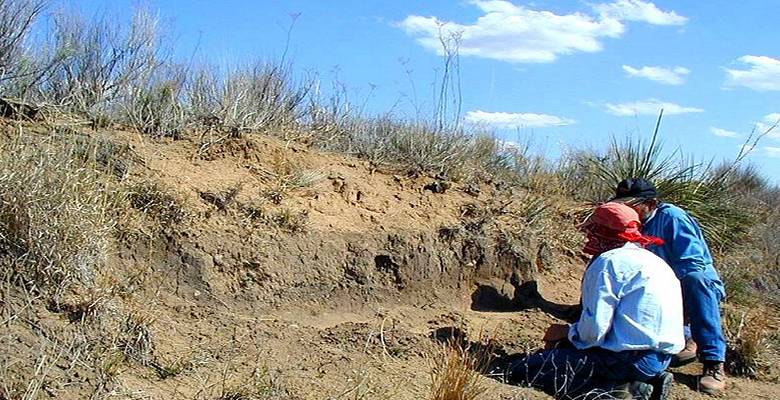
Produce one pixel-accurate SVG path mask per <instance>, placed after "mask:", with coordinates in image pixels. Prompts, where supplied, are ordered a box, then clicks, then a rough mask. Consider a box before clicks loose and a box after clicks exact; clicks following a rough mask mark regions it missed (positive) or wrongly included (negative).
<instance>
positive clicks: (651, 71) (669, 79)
mask: <svg viewBox="0 0 780 400" xmlns="http://www.w3.org/2000/svg"><path fill="white" fill-rule="evenodd" d="M623 71H626V73H627V74H628V76H631V77H637V78H646V79H650V80H651V81H656V82H660V83H665V84H667V85H682V84H683V83H685V75H688V74H689V73H690V72H691V71H690V70H689V69H688V68H684V67H674V68H664V67H642V68H639V69H637V68H634V67H632V66H630V65H624V66H623Z"/></svg>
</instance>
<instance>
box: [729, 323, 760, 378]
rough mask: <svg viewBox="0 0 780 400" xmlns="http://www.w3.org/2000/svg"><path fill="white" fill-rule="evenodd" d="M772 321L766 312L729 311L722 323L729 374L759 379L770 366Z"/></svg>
mask: <svg viewBox="0 0 780 400" xmlns="http://www.w3.org/2000/svg"><path fill="white" fill-rule="evenodd" d="M769 321H770V319H769V318H768V315H766V311H765V310H763V309H755V310H752V311H743V312H740V311H737V310H732V309H728V310H727V311H726V313H725V315H724V319H723V330H724V333H725V334H726V339H727V346H726V370H727V371H728V372H729V373H730V374H732V375H735V376H747V377H750V378H756V377H759V376H760V375H761V374H762V373H763V372H765V371H767V370H768V368H769V366H770V364H771V362H769V359H768V358H767V356H768V352H769V350H770V347H771V341H770V340H769V339H770V337H769V334H770V332H771V328H770V327H769V325H768V323H769Z"/></svg>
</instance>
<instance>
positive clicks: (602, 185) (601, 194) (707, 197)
mask: <svg viewBox="0 0 780 400" xmlns="http://www.w3.org/2000/svg"><path fill="white" fill-rule="evenodd" d="M662 118H663V110H662V111H661V113H659V115H658V119H657V121H656V124H655V129H654V131H653V134H652V136H651V138H650V141H649V142H645V141H643V140H641V139H631V138H629V139H626V140H625V141H623V142H618V141H617V140H613V141H612V144H611V146H610V148H609V149H608V151H607V154H606V155H605V156H590V157H586V158H584V165H583V167H584V168H585V169H586V170H588V171H591V172H592V176H591V177H590V178H591V179H592V180H594V181H595V182H593V183H592V184H593V186H594V187H595V188H596V193H597V195H598V198H597V199H591V200H594V201H599V200H603V199H605V198H608V197H611V196H612V194H613V191H614V188H615V187H616V186H617V184H618V182H620V181H621V180H623V179H626V178H644V179H647V180H649V181H651V182H653V183H655V185H656V187H657V189H658V192H659V195H660V197H661V199H662V200H663V201H667V202H670V203H673V204H676V205H678V206H680V207H682V208H684V209H685V210H687V211H688V212H690V213H691V215H693V216H694V217H695V218H696V219H697V220H698V221H699V223H700V224H701V226H702V228H703V229H704V231H705V234H706V236H707V239H708V241H709V242H710V244H711V245H713V246H715V247H716V248H720V247H724V246H728V245H731V244H734V243H735V242H737V241H739V240H741V239H742V238H744V236H745V234H746V233H747V232H748V230H749V229H750V227H751V225H752V224H753V222H754V220H755V213H754V210H752V209H751V208H750V207H749V206H748V204H746V203H745V202H744V201H743V200H744V197H743V196H741V195H740V193H739V190H738V185H737V184H736V182H737V181H735V180H734V179H732V178H731V177H732V176H733V175H732V174H731V172H733V171H734V170H736V169H737V166H736V165H733V166H732V165H730V166H728V167H727V170H728V171H730V173H715V172H713V171H714V169H713V167H712V163H696V162H694V161H693V160H691V159H690V158H686V157H685V156H683V155H682V154H681V153H680V151H679V150H675V151H673V152H671V153H665V152H664V150H663V146H662V144H661V142H660V141H659V140H658V132H659V128H660V125H661V120H662ZM741 160H742V158H740V157H739V156H738V158H737V160H736V161H735V162H734V163H739V162H740V161H741Z"/></svg>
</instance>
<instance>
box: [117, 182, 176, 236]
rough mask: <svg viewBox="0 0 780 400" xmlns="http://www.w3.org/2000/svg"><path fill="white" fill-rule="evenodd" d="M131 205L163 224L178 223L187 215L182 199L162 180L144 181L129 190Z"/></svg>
mask: <svg viewBox="0 0 780 400" xmlns="http://www.w3.org/2000/svg"><path fill="white" fill-rule="evenodd" d="M128 199H129V201H130V206H131V207H133V208H135V209H137V210H139V211H141V212H142V213H143V214H144V215H146V216H148V217H149V218H151V219H152V220H156V221H158V222H159V223H160V224H162V225H169V224H177V223H180V222H182V221H183V220H184V219H185V218H186V217H187V212H186V211H185V208H184V206H183V204H182V200H181V199H179V197H178V196H177V195H176V194H174V193H173V191H172V190H171V189H169V188H167V187H165V186H164V185H163V184H162V183H160V182H155V181H144V182H139V183H136V184H134V185H132V186H131V187H130V189H129V191H128Z"/></svg>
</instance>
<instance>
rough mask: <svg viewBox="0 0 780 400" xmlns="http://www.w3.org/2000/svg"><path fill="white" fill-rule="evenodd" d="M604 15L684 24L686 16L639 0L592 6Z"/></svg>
mask: <svg viewBox="0 0 780 400" xmlns="http://www.w3.org/2000/svg"><path fill="white" fill-rule="evenodd" d="M594 8H595V9H596V11H598V12H599V13H600V14H601V15H602V16H604V17H611V18H615V19H619V20H621V21H642V22H647V23H650V24H653V25H685V23H686V22H688V18H685V17H683V16H681V15H678V14H677V13H675V12H674V11H663V10H661V9H659V8H658V7H656V5H655V4H653V3H650V2H647V1H641V0H617V1H615V2H613V3H609V4H597V5H596V6H594Z"/></svg>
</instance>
